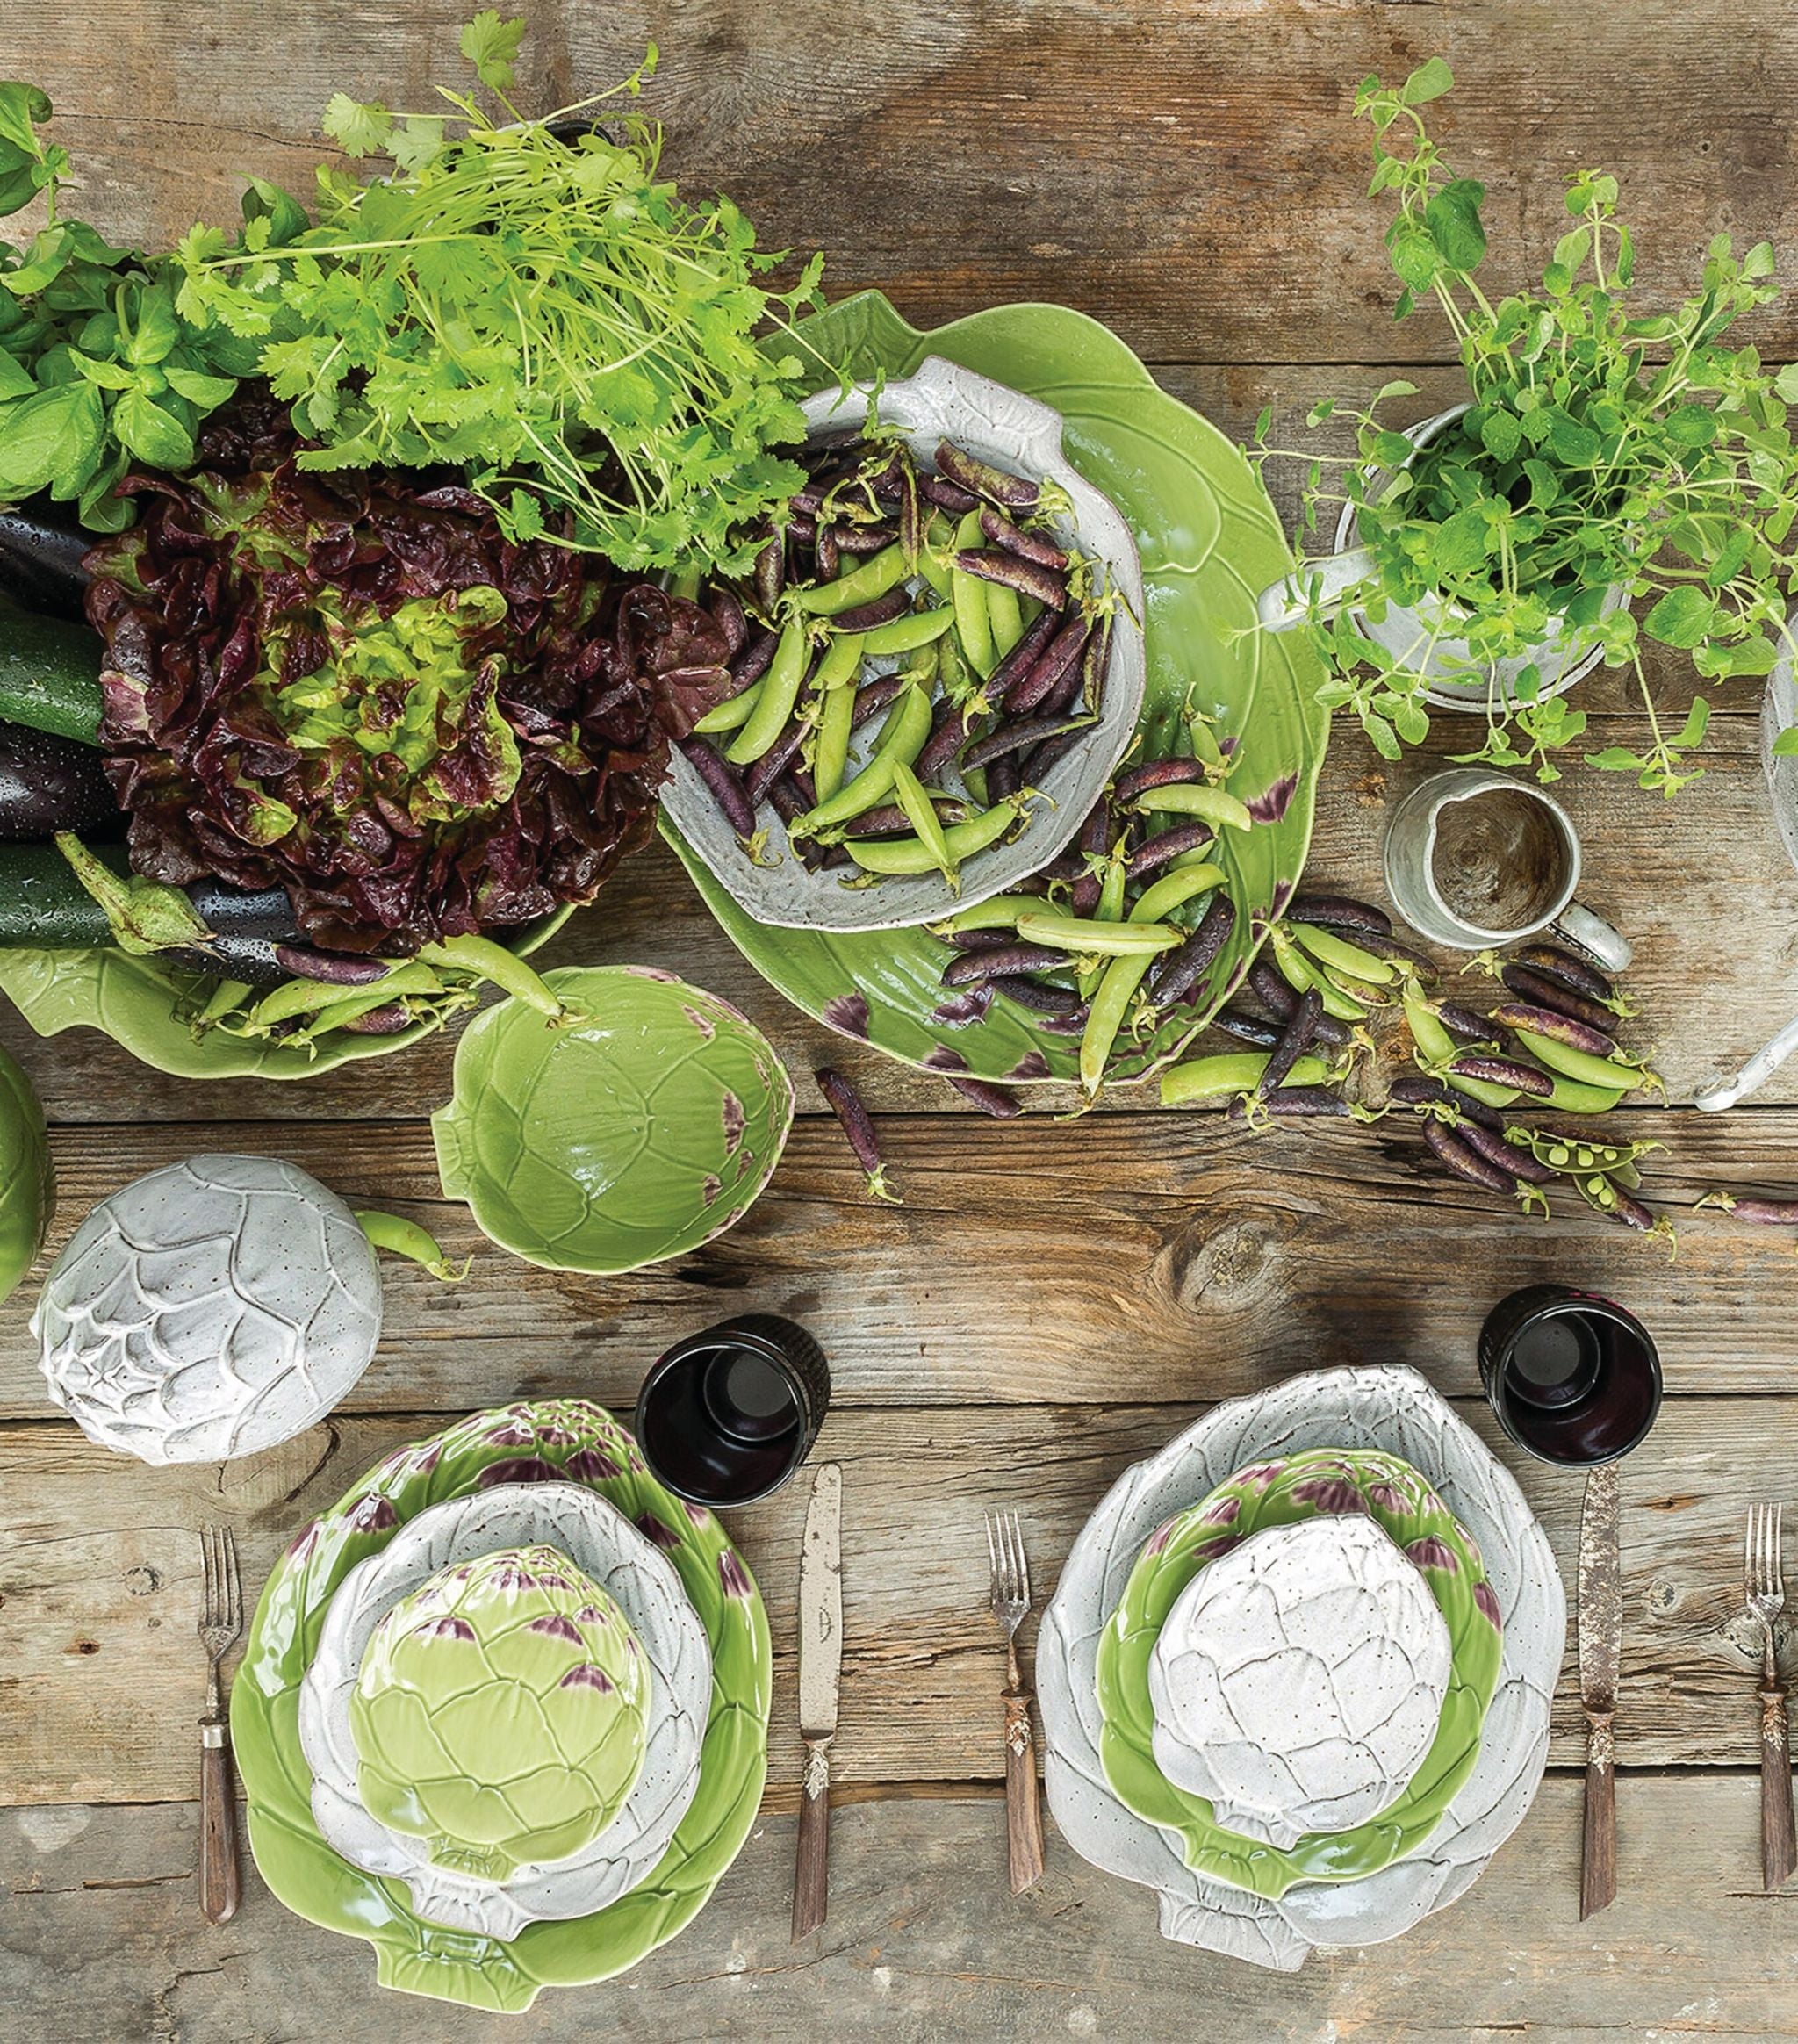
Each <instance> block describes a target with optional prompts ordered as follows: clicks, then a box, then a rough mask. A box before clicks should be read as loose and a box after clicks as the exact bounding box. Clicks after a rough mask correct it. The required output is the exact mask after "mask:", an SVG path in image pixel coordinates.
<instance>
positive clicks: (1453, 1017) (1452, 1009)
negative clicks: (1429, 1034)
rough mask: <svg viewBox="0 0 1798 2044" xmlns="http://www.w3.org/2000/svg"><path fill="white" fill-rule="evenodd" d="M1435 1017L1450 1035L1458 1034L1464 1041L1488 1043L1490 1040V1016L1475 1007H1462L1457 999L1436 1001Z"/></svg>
mask: <svg viewBox="0 0 1798 2044" xmlns="http://www.w3.org/2000/svg"><path fill="white" fill-rule="evenodd" d="M1435 1018H1436V1020H1437V1021H1438V1022H1440V1023H1441V1024H1442V1027H1443V1028H1444V1029H1446V1030H1447V1031H1448V1033H1449V1035H1450V1036H1458V1037H1459V1038H1460V1039H1461V1040H1462V1041H1463V1042H1464V1043H1488V1042H1490V1041H1491V1040H1492V1020H1491V1018H1490V1017H1488V1016H1485V1015H1482V1014H1480V1013H1479V1011H1478V1010H1477V1009H1474V1008H1464V1007H1463V1006H1462V1005H1461V1004H1460V1003H1459V1002H1458V1001H1438V1002H1437V1003H1436V1004H1435Z"/></svg>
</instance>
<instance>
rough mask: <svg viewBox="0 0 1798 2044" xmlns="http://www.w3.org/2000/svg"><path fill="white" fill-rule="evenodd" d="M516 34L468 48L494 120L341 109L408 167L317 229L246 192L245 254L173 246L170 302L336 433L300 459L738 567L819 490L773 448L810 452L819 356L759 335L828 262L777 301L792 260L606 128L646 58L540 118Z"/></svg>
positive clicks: (529, 524)
mask: <svg viewBox="0 0 1798 2044" xmlns="http://www.w3.org/2000/svg"><path fill="white" fill-rule="evenodd" d="M522 33H523V24H522V22H521V21H511V22H507V21H502V20H501V19H500V17H499V16H498V15H497V14H495V13H493V12H492V11H488V12H486V13H484V14H481V15H480V16H478V17H477V18H476V19H475V20H474V21H473V22H472V23H471V24H470V25H469V26H468V27H467V28H466V29H464V32H463V37H462V49H463V54H464V56H465V57H466V58H467V59H468V61H470V63H471V65H472V66H473V67H474V69H475V72H476V76H477V77H478V79H479V81H480V83H482V84H483V85H484V86H485V88H486V89H487V90H488V91H489V92H490V93H491V94H492V95H493V97H494V99H495V101H496V102H497V104H498V106H499V109H500V112H501V113H502V114H503V115H504V116H505V117H507V118H506V119H504V120H503V121H500V120H496V119H494V118H493V116H492V115H491V114H489V112H487V111H486V110H485V108H484V106H483V105H482V104H480V103H479V101H478V99H477V98H476V97H475V96H474V95H473V94H472V93H458V92H452V91H447V90H446V91H443V92H442V98H443V100H444V101H445V102H446V104H448V105H450V107H451V108H452V109H453V110H454V112H453V115H449V116H446V115H441V114H397V113H393V112H389V111H388V109H386V108H385V107H384V106H381V105H378V104H356V103H354V102H352V101H350V100H349V99H348V98H346V97H344V96H343V95H342V94H340V95H339V96H338V97H336V98H335V99H334V100H333V101H332V103H331V105H330V108H329V111H328V112H327V116H326V127H327V132H328V133H331V134H332V135H333V136H334V138H335V139H336V140H338V141H339V142H341V143H342V146H343V147H344V148H345V149H346V150H348V151H349V153H350V154H351V155H356V156H363V155H370V154H373V153H376V152H380V153H382V154H385V155H386V156H387V157H388V158H389V159H390V160H391V161H392V166H393V174H392V176H388V177H385V178H380V179H377V180H374V181H372V182H368V183H363V182H362V181H360V180H358V179H356V178H354V177H351V176H346V175H345V174H343V173H342V172H341V171H338V170H334V169H328V168H327V169H321V170H320V173H319V177H318V196H317V219H316V220H315V221H313V222H309V221H308V220H307V217H306V212H305V211H304V209H303V208H302V207H301V206H300V205H299V204H298V201H297V200H295V199H293V198H291V197H290V196H289V195H288V194H286V193H284V192H281V191H277V190H276V189H275V188H274V187H271V186H267V185H263V184H257V185H255V186H253V187H252V190H251V191H250V193H249V195H248V198H247V199H246V202H245V212H246V221H245V226H244V228H243V231H242V233H241V234H240V235H239V236H238V237H237V238H236V239H235V240H230V239H227V236H226V235H225V234H222V233H221V232H220V231H219V230H218V229H216V228H212V227H196V228H195V229H194V230H193V231H192V232H191V234H188V235H187V236H186V237H185V239H184V240H183V241H182V243H181V246H180V248H179V250H178V252H177V256H178V262H179V264H180V269H181V273H182V284H181V289H180V293H179V297H178V300H177V303H178V306H179V309H180V311H181V313H182V314H183V317H185V318H187V319H189V320H193V321H194V322H196V323H197V324H199V325H201V326H202V327H205V329H206V330H208V331H216V332H219V333H222V334H226V335H234V336H236V337H239V338H241V339H244V340H249V341H252V342H255V344H256V345H257V347H258V349H259V350H260V359H261V366H262V370H263V374H264V375H266V376H267V377H268V378H269V380H270V384H271V385H272V387H273V389H274V391H275V392H276V394H277V396H279V397H281V398H283V399H290V400H291V403H292V407H293V420H294V423H295V425H296V427H297V428H298V429H299V430H300V431H301V432H302V433H303V434H305V435H306V436H307V437H309V438H311V439H314V440H316V441H317V443H318V445H317V447H316V449H315V450H313V451H311V452H309V453H307V454H306V456H305V457H303V458H304V461H305V463H306V465H307V466H309V467H313V468H318V469H325V470H329V469H340V468H347V467H356V466H363V465H370V464H388V465H392V466H397V467H401V468H421V467H429V466H434V465H435V464H450V465H452V466H454V467H456V468H458V469H461V470H463V471H466V473H467V475H468V478H469V481H470V484H471V486H472V487H473V488H474V489H476V490H477V491H478V492H479V493H480V494H481V495H483V496H484V497H485V498H486V499H487V500H488V501H489V502H491V503H492V504H493V507H494V509H495V511H496V512H497V514H498V515H499V516H500V521H501V522H502V525H503V526H504V529H506V531H507V534H508V535H509V536H513V537H514V538H518V539H528V538H533V537H536V536H539V535H543V536H550V537H553V538H557V539H560V540H564V541H565V542H566V543H569V544H572V545H574V546H576V547H579V548H582V549H586V550H589V551H594V552H597V553H601V554H604V555H605V556H607V557H608V558H609V559H611V560H612V561H614V562H615V563H616V564H617V565H620V566H621V567H625V568H631V569H642V568H657V567H669V566H672V565H675V564H676V563H677V562H680V561H681V560H684V559H687V558H698V559H701V560H703V561H708V562H712V563H720V564H727V565H738V566H740V565H743V564H744V559H745V553H746V547H747V543H746V541H745V538H744V535H745V534H746V533H747V532H748V531H749V530H750V529H751V528H752V527H753V526H754V525H755V524H756V523H757V522H759V521H762V520H765V519H766V517H767V516H769V515H772V514H773V513H774V512H775V511H776V510H777V509H779V507H781V506H782V505H783V504H784V502H785V500H786V499H787V498H788V496H790V495H791V494H792V493H793V492H794V491H795V490H796V489H797V488H799V487H800V486H801V484H802V480H803V479H802V476H801V474H800V471H799V470H798V469H797V467H796V466H795V464H793V463H791V462H790V461H788V460H787V459H785V458H783V457H782V456H781V455H780V452H779V450H780V448H781V447H782V446H783V445H786V444H789V443H794V442H796V441H798V440H799V439H801V438H802V436H803V432H804V426H803V421H802V418H801V415H800V413H799V410H798V407H797V405H796V403H795V399H794V392H795V388H796V387H797V378H798V376H799V371H800V367H801V363H800V359H799V356H798V355H797V354H796V353H795V352H793V351H791V350H780V349H766V348H765V347H764V346H762V345H761V344H760V342H759V336H760V335H762V333H763V331H764V330H765V329H766V327H768V326H769V325H770V324H771V323H772V324H773V326H774V327H775V328H776V329H777V330H778V329H780V328H783V327H784V328H790V327H791V326H792V323H793V321H794V319H795V315H796V314H797V313H799V312H800V311H801V309H802V308H803V307H805V306H809V305H811V304H814V303H815V302H816V298H817V277H818V270H819V264H818V263H816V261H814V262H812V263H809V264H807V265H806V266H805V268H804V270H803V272H802V275H801V277H799V280H798V282H797V283H796V284H795V285H794V286H793V287H792V288H791V289H790V290H788V291H771V290H770V289H768V288H767V286H766V284H765V283H764V282H763V281H762V280H763V279H764V278H765V277H766V276H767V273H768V272H769V271H771V270H773V269H774V268H775V267H776V266H777V264H778V263H780V262H781V261H782V260H783V258H782V257H781V256H780V255H770V254H766V253H763V252H760V251H759V250H758V249H757V248H756V244H755V234H754V230H753V229H752V227H751V226H750V224H749V223H748V222H747V221H746V220H744V218H743V216H742V214H741V213H740V212H738V211H737V207H736V206H735V205H732V204H731V202H730V200H729V199H728V198H717V199H715V200H713V201H710V202H709V203H707V204H703V205H689V204H688V203H687V202H686V201H684V200H683V199H681V198H680V196H679V194H678V193H677V192H676V191H675V189H674V187H673V185H672V184H669V183H668V182H666V181H665V179H664V178H663V177H662V176H661V175H660V155H661V133H660V130H659V129H658V127H657V126H655V125H654V124H653V123H651V122H650V121H647V120H645V119H642V118H641V117H639V116H637V115H636V114H634V113H631V112H622V113H616V112H615V113H614V114H613V116H612V118H611V119H609V120H608V123H607V126H606V129H605V130H601V128H600V127H599V126H597V125H595V115H596V112H597V110H598V109H600V108H601V106H602V105H604V104H606V103H608V102H609V101H612V100H614V99H615V98H618V97H621V96H622V97H626V98H635V97H636V95H637V93H638V92H639V91H640V90H641V88H642V85H643V83H644V81H645V80H646V79H647V78H648V77H649V76H651V74H652V72H653V69H654V66H655V52H654V50H653V48H651V51H650V54H649V55H648V57H647V59H646V60H645V61H644V64H643V65H642V66H641V67H640V68H638V70H637V71H636V72H635V73H633V74H632V76H630V77H629V78H627V79H625V80H624V81H623V82H622V83H621V84H619V85H617V86H615V87H613V88H612V89H611V90H610V91H608V92H604V93H601V94H597V95H595V96H593V97H590V98H586V99H583V100H581V101H580V102H579V103H578V104H575V105H572V106H566V107H563V108H560V109H558V110H557V112H555V113H553V114H551V115H549V116H546V117H544V118H543V119H535V120H527V119H523V118H522V116H521V115H520V113H519V112H518V109H517V108H516V107H515V106H514V104H513V102H512V99H511V97H510V94H511V91H512V88H513V85H514V59H515V57H516V55H517V52H518V47H519V43H520V39H521V35H522ZM458 127H459V130H460V132H459V133H452V129H455V128H458ZM749 551H752V550H749Z"/></svg>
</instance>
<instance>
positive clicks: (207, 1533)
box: [199, 1526, 243, 1924]
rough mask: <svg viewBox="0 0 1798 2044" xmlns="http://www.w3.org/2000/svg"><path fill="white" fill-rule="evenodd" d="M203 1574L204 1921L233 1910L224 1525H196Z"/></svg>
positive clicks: (233, 1577) (233, 1581) (234, 1589)
mask: <svg viewBox="0 0 1798 2044" xmlns="http://www.w3.org/2000/svg"><path fill="white" fill-rule="evenodd" d="M200 1559H201V1564H202V1567H203V1571H204V1575H205V1590H204V1601H203V1603H202V1606H201V1609H200V1623H199V1635H200V1645H202V1646H204V1647H205V1650H206V1714H205V1717H202V1718H201V1719H200V1909H201V1911H202V1913H203V1914H204V1915H205V1918H206V1919H207V1921H208V1922H209V1923H215V1924H222V1923H228V1922H229V1921H230V1919H231V1918H233V1917H234V1916H235V1915H236V1913H237V1901H238V1881H237V1801H236V1798H235V1796H234V1795H233V1794H232V1791H231V1751H230V1746H229V1744H228V1739H229V1731H228V1726H227V1718H226V1714H225V1701H224V1695H223V1693H222V1690H221V1688H220V1684H219V1663H220V1662H221V1661H222V1660H223V1659H224V1658H225V1656H226V1655H227V1653H228V1652H230V1651H231V1648H232V1646H233V1645H234V1643H235V1642H236V1639H237V1636H238V1634H239V1633H240V1632H241V1631H242V1630H243V1580H242V1578H241V1576H240V1575H239V1574H238V1573H237V1543H236V1541H235V1540H234V1539H233V1538H232V1536H231V1529H230V1527H228V1526H202V1527H201V1528H200Z"/></svg>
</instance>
